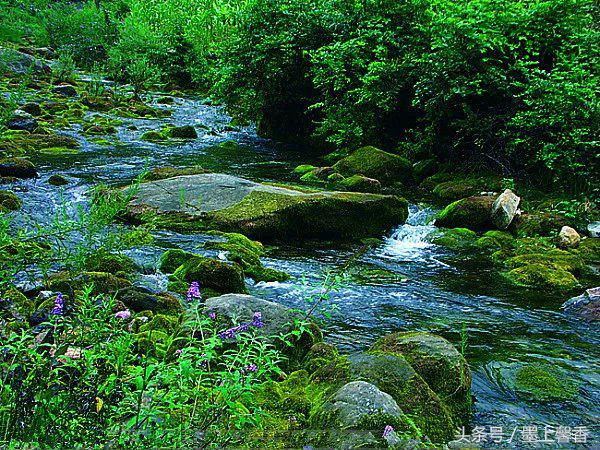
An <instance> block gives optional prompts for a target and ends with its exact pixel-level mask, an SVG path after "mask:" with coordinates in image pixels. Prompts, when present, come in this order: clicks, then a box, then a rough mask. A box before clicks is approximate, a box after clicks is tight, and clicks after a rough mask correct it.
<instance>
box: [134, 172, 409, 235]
mask: <svg viewBox="0 0 600 450" xmlns="http://www.w3.org/2000/svg"><path fill="white" fill-rule="evenodd" d="M181 192H185V195H186V198H185V201H184V202H182V199H181V195H180V193H181ZM125 215H126V216H127V217H128V219H129V220H130V221H131V222H133V223H140V222H141V223H150V224H152V225H154V226H156V227H158V228H163V229H173V230H175V231H180V232H198V231H208V230H219V231H225V232H237V233H241V234H244V235H245V236H248V237H250V238H252V239H257V240H260V241H272V240H276V239H279V240H297V239H323V238H324V239H353V238H357V237H367V236H374V235H376V236H380V235H381V234H382V233H383V232H385V231H386V230H387V229H389V228H390V227H392V226H395V225H398V224H401V223H403V222H404V221H405V220H406V217H407V216H408V203H407V202H406V200H404V199H401V198H399V197H396V196H388V195H377V194H363V193H352V192H314V193H313V192H311V193H305V192H300V191H298V190H292V189H289V188H282V187H276V186H270V185H267V184H260V183H254V182H251V181H249V180H244V179H242V178H238V177H234V176H231V175H223V174H201V175H190V176H182V177H176V178H170V179H166V180H160V181H154V182H149V183H142V184H141V185H140V186H139V189H138V190H137V192H136V193H135V196H134V199H133V200H132V201H131V202H130V204H129V208H128V210H127V212H126V214H125Z"/></svg>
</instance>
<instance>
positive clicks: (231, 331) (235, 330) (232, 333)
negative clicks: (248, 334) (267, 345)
mask: <svg viewBox="0 0 600 450" xmlns="http://www.w3.org/2000/svg"><path fill="white" fill-rule="evenodd" d="M264 325H265V324H264V323H263V321H262V313H260V312H255V313H254V316H253V317H252V322H248V323H243V324H241V325H238V326H236V327H232V328H228V329H227V330H225V331H221V332H220V333H219V337H220V338H221V339H223V340H225V339H235V338H236V336H237V335H238V334H239V333H243V332H244V331H248V329H249V328H250V327H254V328H262V327H263V326H264Z"/></svg>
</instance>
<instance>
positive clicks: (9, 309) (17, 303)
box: [0, 287, 35, 322]
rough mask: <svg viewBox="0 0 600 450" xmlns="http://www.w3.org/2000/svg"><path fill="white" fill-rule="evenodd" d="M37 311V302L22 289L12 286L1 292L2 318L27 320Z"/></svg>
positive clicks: (0, 313) (0, 314) (19, 320)
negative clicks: (29, 297)
mask: <svg viewBox="0 0 600 450" xmlns="http://www.w3.org/2000/svg"><path fill="white" fill-rule="evenodd" d="M34 311H35V304H34V303H33V301H31V300H30V299H28V298H27V297H26V296H25V295H24V294H23V293H22V292H21V291H19V290H18V289H16V288H14V287H11V288H9V289H7V290H6V291H4V292H3V293H2V294H0V318H1V319H4V320H9V321H18V322H26V321H27V319H29V316H31V314H33V312H34Z"/></svg>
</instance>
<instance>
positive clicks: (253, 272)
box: [204, 232, 290, 281]
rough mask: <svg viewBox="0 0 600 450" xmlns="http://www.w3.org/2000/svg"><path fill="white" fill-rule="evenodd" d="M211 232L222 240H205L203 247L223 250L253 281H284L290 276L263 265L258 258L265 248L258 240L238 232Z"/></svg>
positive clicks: (228, 258)
mask: <svg viewBox="0 0 600 450" xmlns="http://www.w3.org/2000/svg"><path fill="white" fill-rule="evenodd" d="M212 234H215V235H216V236H220V237H222V238H223V239H224V241H209V242H206V243H205V244H204V248H206V249H211V250H221V251H225V252H226V253H225V257H226V258H227V260H228V261H232V262H235V263H237V264H239V265H240V266H241V267H242V269H243V270H244V274H245V275H246V276H248V277H250V278H252V279H254V281H285V280H287V279H288V278H289V277H290V276H289V275H288V274H287V273H285V272H282V271H280V270H276V269H272V268H270V267H265V266H264V265H263V263H262V262H261V260H260V258H261V256H263V255H264V254H265V249H264V247H263V245H262V244H261V243H260V242H258V241H252V240H250V239H248V238H247V237H246V236H244V235H243V234H239V233H219V232H213V233H212Z"/></svg>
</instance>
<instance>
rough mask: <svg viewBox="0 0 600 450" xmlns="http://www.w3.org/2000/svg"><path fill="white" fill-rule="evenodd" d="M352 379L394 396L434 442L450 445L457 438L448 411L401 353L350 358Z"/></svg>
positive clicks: (361, 355) (358, 355) (360, 355)
mask: <svg viewBox="0 0 600 450" xmlns="http://www.w3.org/2000/svg"><path fill="white" fill-rule="evenodd" d="M349 361H350V366H349V377H350V379H351V380H361V381H367V382H369V383H372V384H374V385H375V386H377V387H378V388H379V389H380V390H382V391H383V392H386V393H387V394H389V395H391V396H392V398H393V399H394V400H395V401H396V402H397V403H398V404H399V405H401V408H402V410H403V412H404V413H406V414H407V415H409V416H411V417H412V418H413V420H414V422H415V424H416V425H417V427H418V428H419V429H420V430H421V431H422V432H423V434H424V435H426V436H427V437H428V438H429V439H431V441H433V442H447V441H448V440H450V439H451V438H452V436H453V435H454V424H453V421H452V417H451V414H450V411H449V410H448V408H447V407H446V406H445V405H444V404H443V402H442V400H441V399H440V397H439V396H438V395H437V394H436V393H435V392H433V390H431V388H430V387H429V386H428V385H427V383H426V382H425V381H424V380H423V378H422V377H421V376H420V375H419V374H418V373H417V372H416V371H415V369H413V368H412V366H411V365H410V364H409V363H408V362H407V361H406V359H405V358H404V357H403V356H402V355H400V354H383V353H379V352H377V353H375V354H357V355H352V356H351V357H350V358H349Z"/></svg>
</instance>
